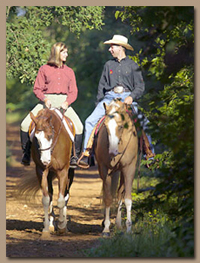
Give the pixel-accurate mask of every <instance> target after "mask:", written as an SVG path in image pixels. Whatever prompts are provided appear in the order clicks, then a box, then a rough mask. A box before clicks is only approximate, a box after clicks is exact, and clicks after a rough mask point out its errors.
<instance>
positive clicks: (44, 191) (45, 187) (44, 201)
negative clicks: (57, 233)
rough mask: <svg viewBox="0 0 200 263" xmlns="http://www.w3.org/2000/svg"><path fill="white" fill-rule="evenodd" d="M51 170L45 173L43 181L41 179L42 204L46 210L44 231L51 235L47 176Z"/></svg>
mask: <svg viewBox="0 0 200 263" xmlns="http://www.w3.org/2000/svg"><path fill="white" fill-rule="evenodd" d="M48 173H49V170H48V169H46V170H44V171H43V174H42V179H41V188H42V194H43V196H42V204H43V208H44V229H43V233H44V232H46V233H49V225H50V223H49V205H50V201H51V199H50V196H49V191H48V190H49V189H48V181H47V176H48Z"/></svg>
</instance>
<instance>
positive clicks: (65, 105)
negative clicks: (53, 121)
mask: <svg viewBox="0 0 200 263" xmlns="http://www.w3.org/2000/svg"><path fill="white" fill-rule="evenodd" d="M68 106H69V104H68V102H67V101H65V102H63V104H62V106H61V108H62V109H64V110H67V108H68Z"/></svg>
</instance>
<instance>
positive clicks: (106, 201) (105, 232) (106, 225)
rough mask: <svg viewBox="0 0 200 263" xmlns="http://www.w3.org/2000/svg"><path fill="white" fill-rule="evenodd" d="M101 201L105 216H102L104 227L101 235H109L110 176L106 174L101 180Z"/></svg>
mask: <svg viewBox="0 0 200 263" xmlns="http://www.w3.org/2000/svg"><path fill="white" fill-rule="evenodd" d="M104 178H105V177H104ZM103 201H104V204H105V217H104V229H103V232H102V235H103V236H109V235H110V206H111V204H112V194H111V176H106V179H105V181H104V182H103Z"/></svg>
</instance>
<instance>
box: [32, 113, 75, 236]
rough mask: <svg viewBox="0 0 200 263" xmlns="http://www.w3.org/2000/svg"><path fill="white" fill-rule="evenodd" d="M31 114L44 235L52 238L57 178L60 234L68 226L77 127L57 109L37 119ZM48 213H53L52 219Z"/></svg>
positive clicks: (33, 151) (33, 154)
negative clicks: (54, 191) (54, 185)
mask: <svg viewBox="0 0 200 263" xmlns="http://www.w3.org/2000/svg"><path fill="white" fill-rule="evenodd" d="M30 115H31V119H32V120H33V122H34V124H35V128H34V130H33V131H32V134H31V137H32V150H31V152H32V158H33V161H34V162H35V166H36V174H37V178H38V180H39V184H40V187H41V189H42V194H43V197H42V204H43V207H44V217H45V219H44V229H43V236H44V235H49V233H50V230H51V231H54V222H53V221H54V216H55V214H54V212H53V205H52V197H53V186H52V181H53V180H54V179H55V178H57V179H58V186H59V194H58V201H57V205H58V208H59V219H58V231H59V232H60V233H63V232H65V231H66V227H67V218H66V216H67V202H68V198H69V188H70V186H71V184H72V181H73V176H74V171H73V169H69V165H70V156H71V151H72V144H73V142H72V140H73V137H74V135H75V128H74V125H73V123H72V122H71V121H70V120H69V119H64V118H65V117H64V115H62V113H61V112H60V111H59V110H58V109H54V110H53V109H47V108H46V109H42V110H41V111H39V112H38V114H37V116H36V117H35V116H34V115H33V114H32V113H30ZM59 115H60V116H61V117H59ZM66 123H68V126H67V127H68V129H69V127H70V129H69V131H67V130H66V128H65V126H66ZM70 135H71V138H70ZM48 212H50V217H49V214H48ZM49 219H50V220H49Z"/></svg>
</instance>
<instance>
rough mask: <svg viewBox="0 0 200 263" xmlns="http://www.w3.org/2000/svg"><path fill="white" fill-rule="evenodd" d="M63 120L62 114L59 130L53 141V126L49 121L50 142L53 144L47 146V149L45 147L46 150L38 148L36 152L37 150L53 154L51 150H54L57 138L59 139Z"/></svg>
mask: <svg viewBox="0 0 200 263" xmlns="http://www.w3.org/2000/svg"><path fill="white" fill-rule="evenodd" d="M39 118H44V117H42V116H41V117H39ZM63 119H64V114H62V120H61V124H60V127H59V130H58V134H57V136H56V138H55V140H54V135H55V129H54V126H53V124H52V122H51V120H50V122H49V126H50V128H51V130H52V141H53V143H52V144H51V146H49V147H47V148H44V149H41V148H38V150H39V151H40V152H42V151H48V150H51V154H52V152H53V150H54V148H55V146H56V143H57V141H58V137H59V135H60V132H61V129H62V127H63ZM41 131H42V130H41Z"/></svg>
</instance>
